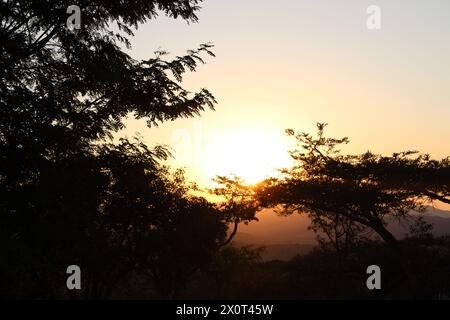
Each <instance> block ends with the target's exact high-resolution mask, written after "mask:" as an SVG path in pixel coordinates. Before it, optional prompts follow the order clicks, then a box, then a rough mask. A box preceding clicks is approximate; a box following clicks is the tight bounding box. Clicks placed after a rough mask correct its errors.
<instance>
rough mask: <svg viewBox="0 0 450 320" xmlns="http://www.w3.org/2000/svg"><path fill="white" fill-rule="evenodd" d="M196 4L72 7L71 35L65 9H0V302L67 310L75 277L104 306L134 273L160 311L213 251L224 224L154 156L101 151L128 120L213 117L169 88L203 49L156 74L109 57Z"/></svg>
mask: <svg viewBox="0 0 450 320" xmlns="http://www.w3.org/2000/svg"><path fill="white" fill-rule="evenodd" d="M200 2H201V1H198V0H172V1H162V0H150V1H149V0H145V1H81V2H80V1H78V2H77V3H76V4H77V5H78V6H79V7H80V8H81V29H79V30H69V29H68V28H67V26H66V20H67V18H68V16H69V14H67V13H66V10H67V7H69V5H72V4H73V3H72V2H71V1H41V0H40V1H2V2H1V4H0V9H1V10H0V12H1V16H0V51H1V55H0V70H1V73H0V251H1V252H2V256H3V257H6V259H2V260H1V262H0V274H1V277H0V281H1V284H0V288H1V289H0V296H6V297H28V298H29V297H34V298H36V297H37V298H39V297H44V298H45V297H64V296H67V294H68V293H67V292H65V277H66V275H65V271H66V267H67V266H68V265H72V264H77V265H80V267H81V268H82V270H83V275H84V276H83V291H82V293H81V294H78V295H77V296H80V295H82V296H85V297H96V298H104V297H108V296H109V295H110V294H111V292H112V291H113V289H114V287H116V286H117V285H120V284H121V283H122V282H123V281H125V280H126V279H127V277H129V276H130V275H131V274H134V273H136V272H139V273H141V274H147V275H148V276H149V278H150V279H151V281H152V282H153V285H154V286H156V287H157V288H158V290H159V293H160V295H162V296H165V297H173V296H175V295H176V294H178V292H179V291H180V290H181V289H182V287H183V284H184V283H185V282H186V281H187V278H188V276H189V275H190V274H192V272H193V271H195V270H197V269H198V268H201V267H202V266H203V265H204V264H205V263H206V262H207V261H209V260H210V259H212V256H213V254H214V252H215V251H217V250H218V248H219V247H220V245H221V244H222V243H223V242H224V241H225V236H226V229H227V219H225V218H223V216H222V215H221V212H220V210H219V209H218V208H216V206H214V205H213V204H211V203H209V202H207V201H206V200H204V199H202V198H198V197H194V196H192V195H190V193H189V191H190V190H191V189H192V186H191V185H190V184H189V183H187V181H186V180H185V178H184V176H183V174H182V173H181V172H175V173H171V172H172V171H171V170H170V169H168V168H166V167H164V166H162V165H160V164H159V161H160V160H164V159H167V157H168V156H169V154H168V152H167V150H166V149H165V148H164V147H161V146H157V147H155V148H149V147H147V146H146V145H145V144H144V143H142V142H141V141H139V140H136V141H129V140H122V141H121V142H120V143H119V144H112V143H109V142H108V138H110V137H111V136H112V134H114V132H117V131H118V130H120V129H122V128H124V117H125V116H128V115H131V116H133V117H135V118H143V119H146V120H147V123H148V125H149V126H153V125H158V124H160V123H163V122H165V121H170V120H175V119H178V118H181V117H193V116H197V115H199V114H200V113H201V111H203V110H205V109H206V108H211V109H213V106H214V104H215V99H214V97H213V96H212V95H211V93H210V92H209V91H208V90H206V89H201V90H200V91H198V92H196V93H191V92H188V91H187V90H185V89H184V88H183V87H182V86H181V81H182V79H183V74H184V73H185V72H187V71H195V69H196V67H197V65H198V63H203V62H204V61H203V58H202V56H204V55H205V54H206V55H213V53H212V52H211V51H210V49H211V47H212V45H211V44H204V45H201V46H200V47H199V48H198V49H196V50H190V51H188V53H187V54H186V55H184V56H179V57H176V58H174V59H173V60H170V61H167V60H165V59H164V57H165V55H166V52H162V51H161V52H157V53H156V55H154V56H153V57H150V58H149V59H147V60H142V61H137V60H135V59H133V58H132V57H130V56H129V55H127V54H126V53H125V52H124V51H123V49H122V48H123V47H127V46H128V47H129V45H130V42H129V39H128V38H129V37H131V36H133V31H132V30H133V28H135V27H137V26H138V25H139V24H141V23H144V22H146V21H148V20H150V19H153V18H155V17H157V16H158V15H159V14H163V15H167V16H169V17H173V18H181V19H183V20H186V21H187V22H195V21H197V17H196V12H197V10H198V9H199V6H198V5H199V3H200ZM156 45H157V44H156ZM144 244H145V245H144Z"/></svg>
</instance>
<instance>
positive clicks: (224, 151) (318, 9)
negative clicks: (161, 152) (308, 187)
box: [121, 0, 450, 186]
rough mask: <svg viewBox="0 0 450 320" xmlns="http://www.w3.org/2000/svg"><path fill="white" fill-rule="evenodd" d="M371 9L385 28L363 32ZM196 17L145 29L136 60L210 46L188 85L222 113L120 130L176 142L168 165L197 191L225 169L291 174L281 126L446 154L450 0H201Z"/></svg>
mask: <svg viewBox="0 0 450 320" xmlns="http://www.w3.org/2000/svg"><path fill="white" fill-rule="evenodd" d="M373 4H375V5H378V6H379V7H380V8H381V14H382V16H381V17H382V27H381V30H379V31H374V30H368V29H367V27H366V20H367V17H368V15H367V13H366V9H367V7H368V6H369V5H373ZM198 16H199V23H196V24H190V25H187V24H186V23H185V22H182V21H180V20H173V19H169V18H165V17H163V16H161V17H159V18H158V19H156V20H154V21H152V22H150V23H147V24H145V25H141V26H140V27H139V29H138V31H137V32H136V34H135V37H134V38H133V39H132V46H133V48H132V50H131V51H130V52H129V53H130V54H131V55H132V56H133V57H135V58H136V59H145V58H149V57H152V56H153V52H154V51H156V50H158V49H164V50H168V51H170V52H171V53H172V54H173V55H182V54H184V53H185V52H186V50H188V49H193V48H196V47H197V46H198V45H199V44H201V43H205V42H213V43H214V44H215V46H216V47H215V49H214V52H215V54H216V55H217V57H216V58H211V57H208V58H206V61H207V64H206V65H202V66H200V68H199V69H198V71H197V72H196V73H193V74H188V75H187V76H186V78H185V81H184V84H183V85H184V86H185V87H187V88H189V89H190V90H192V91H196V90H198V89H199V88H202V87H206V88H207V89H209V90H210V91H211V92H212V93H213V94H214V95H215V96H216V98H217V100H218V105H217V107H216V111H215V112H213V111H207V112H205V113H203V114H202V116H201V117H197V118H193V119H183V120H178V121H175V122H172V123H165V124H162V125H161V126H160V127H158V128H154V129H148V128H146V126H145V122H144V121H134V120H133V121H129V122H128V129H127V130H126V131H125V132H122V133H121V134H123V135H127V136H133V135H134V133H135V132H140V133H141V134H142V135H143V136H144V138H145V141H146V142H148V143H149V144H151V145H152V144H155V143H162V144H168V145H171V146H172V147H174V149H175V151H176V153H175V154H174V155H175V157H176V159H175V160H174V161H172V163H174V164H175V165H176V166H184V167H186V168H187V171H188V174H189V177H190V178H191V179H193V180H196V181H198V182H199V183H200V184H201V185H206V186H207V185H208V184H209V181H210V178H211V177H213V176H215V175H216V174H227V173H235V174H237V175H241V176H243V177H244V178H245V179H247V180H248V181H249V182H256V181H258V180H259V179H261V178H264V177H265V176H268V175H271V174H273V173H274V171H273V170H274V168H276V167H284V166H288V165H289V163H290V159H289V156H288V154H287V152H286V151H287V149H288V148H289V147H290V143H291V142H292V141H291V138H288V137H286V136H285V134H284V129H286V128H293V129H295V130H297V131H308V132H311V133H313V132H314V131H315V129H314V126H315V123H316V122H327V123H329V124H330V125H329V128H328V134H329V135H331V136H336V137H341V136H348V137H349V138H350V139H351V144H350V146H349V147H348V149H346V151H348V152H364V151H366V150H368V149H370V150H371V151H373V152H377V153H384V154H390V153H392V152H394V151H402V150H408V149H415V150H420V151H422V152H428V153H430V154H431V155H432V156H434V157H438V158H441V157H444V156H447V155H450V145H449V141H450V126H449V124H448V122H449V119H450V88H449V84H450V1H448V0H441V1H438V0H431V1H423V0H420V1H411V0H409V1H406V0H402V1H400V0H389V1H387V0H384V1H381V0H377V1H374V0H372V1H364V0H346V1H335V0H327V1H325V0H315V1H299V0H278V1H261V0H245V1H242V0H227V1H223V0H206V1H205V2H204V3H203V4H202V9H201V11H200V12H199V13H198Z"/></svg>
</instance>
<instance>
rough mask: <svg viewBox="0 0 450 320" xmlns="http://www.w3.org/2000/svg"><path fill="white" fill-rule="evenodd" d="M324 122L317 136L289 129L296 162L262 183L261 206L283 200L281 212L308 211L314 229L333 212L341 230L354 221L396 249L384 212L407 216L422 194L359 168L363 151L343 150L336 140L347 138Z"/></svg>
mask: <svg viewBox="0 0 450 320" xmlns="http://www.w3.org/2000/svg"><path fill="white" fill-rule="evenodd" d="M325 126H326V125H325V124H318V125H317V128H318V134H317V137H314V136H311V135H310V134H308V133H300V134H296V133H295V132H294V131H293V130H287V133H288V134H289V135H291V136H294V137H295V138H296V140H297V141H298V148H297V149H295V150H293V151H291V152H290V154H291V156H292V157H293V159H294V160H295V161H296V165H295V166H294V167H293V168H290V169H286V170H283V173H284V178H283V179H273V180H268V181H266V183H265V184H262V185H261V186H260V187H259V190H258V197H259V199H260V201H261V202H262V204H263V205H264V206H276V205H283V210H284V213H285V214H292V213H294V212H304V213H308V214H309V215H310V216H311V218H312V219H311V220H312V223H313V228H317V229H320V228H324V227H326V228H329V227H330V224H329V221H336V217H339V219H340V220H341V222H345V223H346V224H344V225H341V226H340V227H341V230H340V231H338V232H341V231H345V230H344V229H342V227H343V226H347V227H349V226H350V227H351V228H349V229H348V230H350V231H351V232H353V231H354V227H352V224H353V225H355V227H358V226H359V227H361V226H363V227H366V228H369V229H371V230H373V231H374V232H376V233H377V234H378V235H379V236H380V237H381V238H382V239H383V240H384V241H385V242H386V243H387V244H389V245H390V246H391V247H392V248H393V249H394V250H395V251H396V252H397V253H398V254H400V251H401V250H400V248H399V244H398V241H397V239H395V237H394V236H393V235H392V234H391V233H390V232H389V231H388V229H387V228H386V224H387V218H388V217H390V218H393V219H400V220H401V219H406V218H408V217H409V214H410V212H411V211H412V210H417V211H420V210H421V209H422V208H423V204H424V201H423V199H422V198H420V197H418V196H417V193H416V192H415V191H414V190H411V189H410V188H386V186H385V185H384V184H382V183H379V181H377V180H374V179H373V176H372V175H371V172H370V170H369V171H367V170H363V167H364V166H363V165H362V163H364V161H365V159H366V157H367V154H365V155H361V156H353V155H343V154H341V153H340V150H339V149H338V148H339V146H340V145H343V144H347V143H348V142H349V140H348V139H347V138H342V139H334V138H327V137H325V136H324V128H325ZM348 223H350V225H348ZM331 226H332V227H338V225H336V224H332V225H331ZM326 228H325V229H326ZM325 231H326V230H325Z"/></svg>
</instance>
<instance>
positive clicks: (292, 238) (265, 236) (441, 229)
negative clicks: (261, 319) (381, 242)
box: [233, 207, 450, 261]
mask: <svg viewBox="0 0 450 320" xmlns="http://www.w3.org/2000/svg"><path fill="white" fill-rule="evenodd" d="M258 219H259V221H255V222H252V223H249V224H248V225H241V226H239V229H238V233H237V234H236V237H235V238H234V241H233V242H234V244H235V245H237V246H243V245H250V246H256V247H258V246H259V247H261V246H263V247H265V250H264V252H263V253H262V258H263V260H265V261H268V260H289V259H291V258H293V257H294V256H296V255H298V254H300V255H301V254H305V253H308V252H309V251H310V250H311V249H312V248H313V247H314V246H315V245H317V242H316V235H315V234H314V232H312V231H311V230H308V226H309V224H310V222H309V219H308V217H307V216H306V215H292V216H288V217H280V216H278V215H277V214H276V213H274V212H273V211H272V210H264V211H262V212H260V213H259V214H258ZM424 219H425V221H426V222H427V223H430V224H432V225H433V234H434V235H435V236H442V235H446V234H450V211H445V210H440V209H437V208H433V207H428V208H427V210H426V212H425V214H424ZM411 223H412V222H410V223H404V224H399V223H398V222H397V221H390V222H388V229H389V230H390V231H391V232H392V233H393V234H394V236H395V237H397V238H399V239H401V238H404V237H405V235H406V234H407V233H408V232H409V226H410V225H411Z"/></svg>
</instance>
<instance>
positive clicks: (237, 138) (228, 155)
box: [202, 128, 292, 184]
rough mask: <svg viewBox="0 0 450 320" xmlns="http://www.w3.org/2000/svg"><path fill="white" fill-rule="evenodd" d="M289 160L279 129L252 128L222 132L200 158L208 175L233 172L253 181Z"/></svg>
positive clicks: (285, 165)
mask: <svg viewBox="0 0 450 320" xmlns="http://www.w3.org/2000/svg"><path fill="white" fill-rule="evenodd" d="M291 161H292V159H291V158H290V156H289V154H288V144H287V141H286V139H285V137H284V136H283V135H281V134H280V132H279V131H276V132H274V130H268V129H264V128H258V129H255V128H253V129H233V130H230V131H227V132H225V133H224V134H222V135H221V136H220V138H219V139H217V141H215V143H212V144H210V145H209V146H208V147H207V148H206V149H205V154H204V159H203V161H202V162H203V165H204V167H203V170H205V174H206V175H207V178H208V179H212V178H214V177H215V176H217V175H226V176H229V175H235V176H238V177H240V178H242V179H243V180H244V181H245V182H246V183H248V184H254V183H257V182H259V181H262V180H264V179H266V178H268V177H271V176H276V175H277V174H278V169H281V168H284V167H288V166H289V165H290V164H291Z"/></svg>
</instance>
